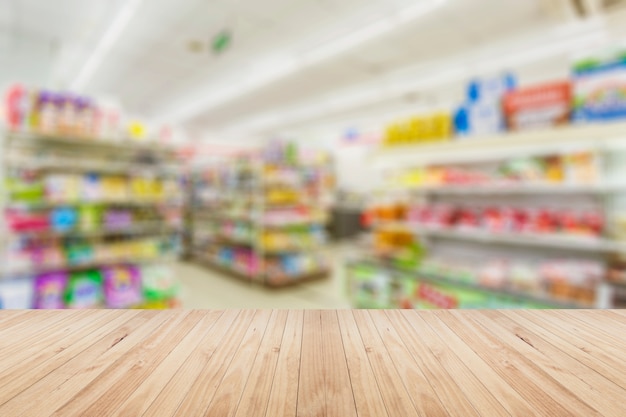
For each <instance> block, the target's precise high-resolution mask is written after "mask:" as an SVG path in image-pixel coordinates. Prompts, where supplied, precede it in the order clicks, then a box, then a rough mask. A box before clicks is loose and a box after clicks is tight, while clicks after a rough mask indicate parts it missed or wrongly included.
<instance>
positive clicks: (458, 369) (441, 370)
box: [383, 311, 509, 416]
mask: <svg viewBox="0 0 626 417" xmlns="http://www.w3.org/2000/svg"><path fill="white" fill-rule="evenodd" d="M435 315H436V313H433V312H424V313H422V314H419V315H418V314H417V313H416V312H415V311H406V312H402V311H396V312H393V311H389V312H388V313H387V315H386V316H387V319H389V317H393V318H394V320H393V321H392V322H388V324H387V328H388V329H391V328H395V329H398V331H399V332H400V334H398V333H395V334H393V332H392V331H391V330H387V333H385V335H384V337H383V339H387V338H389V337H392V338H395V339H398V340H399V342H398V343H405V344H406V346H407V347H408V350H409V351H410V353H411V355H412V357H413V358H414V359H415V361H417V363H418V364H419V365H420V367H421V368H422V369H423V370H424V373H425V374H426V375H427V379H428V382H430V384H432V386H433V388H434V390H435V392H436V393H439V395H440V396H441V397H442V398H443V399H442V400H441V402H442V403H443V405H444V406H445V407H446V409H447V410H448V413H449V414H450V415H465V416H471V415H476V416H480V415H486V416H487V415H502V416H505V415H509V412H508V411H507V410H506V409H505V408H504V407H503V406H502V404H500V402H499V401H498V400H497V399H496V398H495V397H494V396H493V395H492V394H491V393H490V392H489V391H488V390H486V389H485V387H484V385H483V384H482V383H481V382H480V379H479V377H477V376H476V375H474V373H472V372H471V371H470V370H469V369H468V368H467V367H466V366H465V365H464V364H463V361H461V360H460V359H459V358H458V357H457V356H456V355H455V354H454V352H453V351H452V350H451V349H450V347H449V346H448V343H449V342H448V341H442V340H441V339H440V337H439V336H438V335H437V333H436V332H435V331H434V330H433V329H432V328H431V327H430V326H429V323H430V321H431V320H432V319H434V318H435ZM429 318H430V319H431V320H428V319H429ZM418 335H419V336H418ZM427 415H430V413H429V414H427Z"/></svg>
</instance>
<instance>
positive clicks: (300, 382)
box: [0, 310, 626, 417]
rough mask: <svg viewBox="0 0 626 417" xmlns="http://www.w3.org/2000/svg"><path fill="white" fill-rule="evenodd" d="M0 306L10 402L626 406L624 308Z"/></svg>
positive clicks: (124, 407)
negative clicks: (33, 309)
mask: <svg viewBox="0 0 626 417" xmlns="http://www.w3.org/2000/svg"><path fill="white" fill-rule="evenodd" d="M0 316H1V317H0V365H3V366H4V372H2V367H1V366H0V416H5V415H6V416H25V417H30V416H49V415H58V416H60V415H63V416H65V415H80V416H83V415H85V416H91V415H94V416H100V415H115V416H127V415H144V416H172V415H179V416H189V415H193V416H195V415H208V416H211V417H213V416H216V417H219V416H239V417H241V416H248V415H255V416H256V415H262V416H266V417H274V416H300V415H303V416H305V415H311V416H327V417H331V416H333V417H334V416H342V417H343V416H346V417H356V416H358V417H368V416H376V417H378V416H388V415H393V416H395V415H400V416H403V417H404V416H418V415H419V416H422V415H423V416H439V415H441V416H445V415H450V416H463V417H472V416H492V415H498V416H509V415H510V416H514V417H518V416H561V415H567V416H585V417H587V416H599V415H602V416H607V417H613V416H620V417H621V416H622V415H624V413H623V408H624V407H623V404H624V400H625V399H626V349H624V348H625V347H626V340H625V338H624V336H623V335H622V333H620V332H623V330H624V329H625V328H626V327H625V324H626V321H623V319H626V315H625V314H624V313H623V312H618V311H525V310H515V311H434V312H427V311H420V312H416V311H406V310H405V311H399V310H398V311H358V310H357V311H306V312H305V311H295V310H294V311H281V310H258V311H253V310H242V311H240V310H226V311H182V310H180V311H140V310H131V311H119V310H118V311H112V310H108V311H86V310H82V311H38V312H31V311H28V312H16V313H12V312H9V313H8V314H7V315H4V316H2V315H1V314H0ZM3 324H4V326H5V327H4V330H3V327H2V325H3ZM20 329H21V330H22V331H21V332H20ZM8 335H12V336H14V338H13V339H10V338H8V337H7V336H8ZM43 342H45V343H43ZM44 345H45V346H44Z"/></svg>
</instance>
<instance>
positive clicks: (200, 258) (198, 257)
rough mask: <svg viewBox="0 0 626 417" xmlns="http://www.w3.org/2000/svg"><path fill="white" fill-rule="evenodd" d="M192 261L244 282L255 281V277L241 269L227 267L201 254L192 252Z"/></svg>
mask: <svg viewBox="0 0 626 417" xmlns="http://www.w3.org/2000/svg"><path fill="white" fill-rule="evenodd" d="M192 256H193V258H192V259H193V261H194V262H196V263H199V264H201V265H204V266H208V267H210V268H213V269H216V270H218V271H221V272H225V273H227V274H229V275H231V276H234V277H237V278H240V279H243V280H245V281H255V280H256V279H257V276H256V275H252V274H250V273H248V271H245V270H243V269H241V268H236V267H233V266H227V265H224V264H222V263H221V262H218V261H217V259H215V258H213V257H211V256H209V255H207V254H205V253H201V252H194V253H193V254H192Z"/></svg>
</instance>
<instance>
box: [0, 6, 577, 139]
mask: <svg viewBox="0 0 626 417" xmlns="http://www.w3.org/2000/svg"><path fill="white" fill-rule="evenodd" d="M128 1H129V0H54V1H53V0H0V87H1V86H2V85H3V84H5V83H7V82H9V81H12V80H18V81H23V82H25V83H28V84H32V85H46V86H51V87H63V86H68V85H70V84H71V83H72V81H73V80H75V79H76V77H77V76H78V74H79V73H80V72H81V70H82V69H83V66H84V63H85V61H86V60H88V59H89V58H90V57H91V56H92V54H93V52H94V50H95V49H96V48H97V46H98V44H99V42H100V41H101V39H102V36H103V34H104V33H105V32H106V30H107V29H108V28H109V27H110V25H111V24H112V22H114V21H115V18H116V16H117V13H119V10H121V8H123V7H124V5H125V4H126V3H127V2H128ZM420 1H422V2H425V1H428V0H143V1H141V2H140V4H139V7H138V8H137V9H136V10H135V12H134V13H133V14H132V16H131V18H130V20H129V22H128V24H127V26H126V27H125V28H124V29H123V30H122V31H121V32H120V34H119V37H118V38H117V39H116V41H115V42H114V43H113V45H112V47H111V49H110V50H108V51H107V52H106V53H105V54H104V55H103V59H102V61H101V62H99V65H98V66H97V67H96V69H95V71H94V72H93V74H92V75H91V76H90V77H89V78H88V80H87V82H86V84H85V85H86V91H87V92H89V93H92V94H98V95H106V96H116V97H118V98H119V99H120V101H121V102H122V103H123V104H124V105H125V107H126V108H127V109H128V110H129V111H130V112H133V113H136V114H144V115H148V116H152V117H163V116H167V115H169V114H171V113H172V112H176V111H177V110H178V109H180V108H184V107H185V106H187V105H189V103H191V102H193V101H198V100H199V99H206V98H209V99H210V98H211V96H212V92H216V94H215V95H216V96H217V92H219V91H222V90H224V89H228V88H229V87H231V86H237V85H238V84H240V83H243V82H245V81H246V80H248V79H250V78H251V77H253V76H255V74H256V75H258V73H259V71H262V70H263V68H264V65H267V66H270V67H271V65H272V62H274V61H273V60H274V59H280V58H282V57H286V56H299V55H301V54H304V53H307V51H311V50H313V49H315V48H316V47H318V46H319V45H324V44H328V43H329V42H330V43H332V42H333V40H335V39H337V38H340V37H341V36H343V35H345V34H347V33H350V32H351V31H353V30H355V29H358V28H360V27H363V26H364V25H367V24H368V23H369V22H372V21H374V20H376V19H380V18H381V17H382V16H387V15H390V14H391V13H394V12H396V11H398V10H402V9H403V8H405V7H407V6H409V5H411V4H413V3H416V2H420ZM562 4H565V2H564V1H562V0H447V1H446V2H445V3H444V4H443V5H442V6H441V7H439V8H436V9H434V10H433V11H432V12H431V13H428V14H426V15H424V16H421V17H419V18H417V19H415V20H414V21H412V22H409V23H408V24H405V25H401V26H398V28H397V29H395V30H392V31H390V32H388V33H385V34H383V35H382V36H379V37H377V38H376V39H373V40H371V41H367V42H364V43H363V44H361V45H359V46H356V47H355V48H353V49H350V50H348V51H346V52H345V53H342V54H341V55H339V56H336V57H333V58H330V59H328V60H325V61H321V62H319V63H317V64H314V65H310V66H308V67H304V68H302V69H301V70H299V71H296V72H292V73H290V74H287V75H285V76H283V77H279V78H277V79H275V80H274V81H272V82H270V83H267V84H266V85H262V86H260V87H258V88H253V89H252V88H251V89H250V90H249V91H247V92H242V93H240V94H238V95H236V96H234V97H232V98H230V99H228V100H224V101H222V102H215V103H212V105H211V106H207V107H206V109H205V110H202V111H199V112H196V113H197V114H195V113H194V115H193V117H191V118H189V119H188V120H185V122H186V124H187V125H188V126H191V127H193V128H195V129H197V130H210V131H220V130H221V129H229V130H232V129H233V128H236V127H238V126H243V125H246V124H250V121H254V120H258V119H262V118H264V117H266V118H268V117H269V115H270V114H271V113H272V112H273V113H277V112H280V111H283V110H285V109H295V108H306V107H307V106H309V107H310V106H314V105H315V103H316V102H318V101H319V100H321V99H326V98H328V97H331V96H332V95H333V94H336V93H337V92H340V91H352V90H355V89H363V88H367V87H368V86H373V87H376V86H378V85H380V84H381V83H382V82H385V81H388V80H389V79H391V78H394V77H395V78H398V77H404V78H407V79H411V78H412V77H413V78H414V77H418V76H420V75H419V74H422V73H420V72H416V68H417V69H419V68H420V66H422V67H423V66H425V65H426V64H428V65H430V64H432V63H445V62H453V61H450V59H451V58H454V57H458V56H465V55H467V56H468V57H470V55H468V51H482V50H486V49H488V48H487V47H488V46H489V45H491V44H493V43H494V42H500V43H502V44H506V42H507V41H509V40H516V39H522V38H529V39H530V38H531V37H532V35H533V34H537V33H545V32H542V31H546V30H548V29H550V28H553V27H554V26H556V25H560V24H562V23H563V16H567V13H555V12H554V11H555V10H557V11H558V10H559V9H558V7H555V5H556V6H559V5H562ZM560 10H561V11H563V10H565V9H560ZM223 29H228V30H230V31H231V32H232V34H233V43H232V45H231V47H230V48H229V49H227V50H226V51H224V53H222V54H220V55H217V56H216V55H214V54H212V53H210V52H207V51H204V52H202V53H193V52H191V51H190V50H189V49H188V48H187V45H188V43H189V41H191V40H200V41H203V42H208V41H210V39H211V38H212V36H214V35H215V34H216V33H218V32H219V31H221V30H223ZM464 54H465V55H464ZM468 59H469V58H468ZM566 65H567V63H566V64H565V65H564V66H562V68H566ZM433 68H434V67H433ZM437 68H438V67H437ZM550 68H551V70H550V71H554V66H552V67H550ZM529 71H530V70H529ZM533 71H535V73H537V72H538V71H539V70H538V69H536V68H535V69H534V70H533ZM531 72H532V71H530V72H529V74H530V73H531ZM539 72H541V71H539ZM534 76H535V77H540V76H539V75H536V74H535V75H534ZM460 86H461V83H459V82H450V83H447V84H446V88H443V86H438V87H437V89H436V91H434V90H433V91H420V94H417V96H418V97H419V100H418V99H416V98H415V97H414V96H412V97H410V98H409V100H408V101H407V98H406V97H400V98H397V97H396V98H394V99H389V98H381V99H380V100H378V102H377V103H366V104H365V105H363V106H352V108H350V109H342V110H341V111H339V110H338V111H336V112H334V114H328V113H325V114H321V113H320V114H319V117H317V119H316V118H315V117H309V118H308V119H307V118H304V119H307V120H304V119H303V120H302V121H300V122H299V124H298V123H293V122H289V123H287V121H285V122H284V123H282V122H281V121H280V120H278V121H277V123H275V124H278V125H280V124H281V123H282V124H283V125H289V124H291V125H294V126H303V125H306V124H311V123H318V122H319V123H321V122H327V121H329V120H330V121H332V120H333V119H338V118H339V119H341V118H350V117H355V118H356V117H357V116H358V114H359V112H361V114H371V113H372V112H374V113H376V112H382V111H383V109H398V110H399V109H400V108H404V107H409V108H410V106H412V105H417V104H416V103H419V104H420V105H423V104H425V103H435V102H439V103H442V102H446V101H447V100H450V99H452V98H453V97H455V96H458V95H459V94H460V93H459V90H460ZM458 99H459V100H460V99H461V97H460V96H459V97H458ZM274 119H276V118H275V117H274ZM279 127H283V126H279ZM264 131H266V133H271V129H270V128H268V127H267V126H265V127H264Z"/></svg>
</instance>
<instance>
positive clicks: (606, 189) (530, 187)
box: [407, 184, 626, 195]
mask: <svg viewBox="0 0 626 417" xmlns="http://www.w3.org/2000/svg"><path fill="white" fill-rule="evenodd" d="M407 190H410V191H412V192H417V193H423V194H439V195H515V194H530V195H533V194H551V195H552V194H558V195H562V194H607V193H614V192H618V191H626V184H606V185H603V184H581V185H566V184H507V185H481V184H466V185H442V186H433V187H413V188H407Z"/></svg>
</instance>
